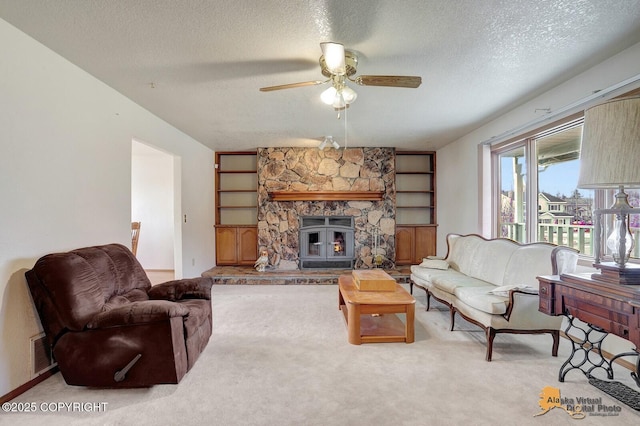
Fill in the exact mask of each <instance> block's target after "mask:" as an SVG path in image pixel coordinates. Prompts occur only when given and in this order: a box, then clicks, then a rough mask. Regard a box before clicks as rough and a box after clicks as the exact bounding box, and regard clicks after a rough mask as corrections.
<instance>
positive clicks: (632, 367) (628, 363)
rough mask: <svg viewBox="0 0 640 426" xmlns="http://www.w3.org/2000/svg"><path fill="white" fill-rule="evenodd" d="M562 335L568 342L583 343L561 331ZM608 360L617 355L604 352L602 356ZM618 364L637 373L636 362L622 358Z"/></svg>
mask: <svg viewBox="0 0 640 426" xmlns="http://www.w3.org/2000/svg"><path fill="white" fill-rule="evenodd" d="M560 335H561V336H562V337H564V338H565V339H567V340H572V341H574V342H576V343H580V342H581V341H580V340H578V339H577V338H573V337H571V336H569V335H567V333H565V332H564V331H560ZM593 350H594V351H596V352H598V350H597V349H595V348H594V349H593ZM601 355H602V356H603V357H604V358H605V359H606V360H610V359H611V358H613V357H614V356H615V354H612V353H610V352H607V351H602V354H601ZM614 362H615V363H616V364H618V365H620V366H622V367H624V368H626V369H627V370H629V371H631V372H635V371H636V363H635V362H631V361H627V360H626V359H622V358H618V359H616V360H615V361H614Z"/></svg>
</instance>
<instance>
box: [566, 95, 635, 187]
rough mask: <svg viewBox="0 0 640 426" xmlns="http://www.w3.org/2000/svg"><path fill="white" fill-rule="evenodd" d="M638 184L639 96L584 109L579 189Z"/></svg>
mask: <svg viewBox="0 0 640 426" xmlns="http://www.w3.org/2000/svg"><path fill="white" fill-rule="evenodd" d="M620 185H624V186H625V187H640V96H634V97H628V98H621V99H616V100H612V101H609V102H605V103H602V104H599V105H596V106H594V107H591V108H589V109H587V110H586V111H585V115H584V127H583V130H582V145H581V147H580V177H579V178H578V188H592V189H595V188H617V187H619V186H620Z"/></svg>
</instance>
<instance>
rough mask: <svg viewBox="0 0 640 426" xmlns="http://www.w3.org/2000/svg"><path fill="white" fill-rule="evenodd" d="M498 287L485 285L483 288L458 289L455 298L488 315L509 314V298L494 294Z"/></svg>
mask: <svg viewBox="0 0 640 426" xmlns="http://www.w3.org/2000/svg"><path fill="white" fill-rule="evenodd" d="M495 288H496V287H495V286H493V285H485V286H483V287H458V288H456V290H455V293H454V294H455V296H456V297H457V298H458V300H460V301H461V302H463V303H465V304H467V305H469V306H471V307H472V308H475V309H478V310H479V311H482V312H486V313H488V314H494V315H502V314H505V313H506V312H507V308H508V307H509V298H508V297H504V296H498V295H495V294H492V293H491V291H492V290H493V289H495Z"/></svg>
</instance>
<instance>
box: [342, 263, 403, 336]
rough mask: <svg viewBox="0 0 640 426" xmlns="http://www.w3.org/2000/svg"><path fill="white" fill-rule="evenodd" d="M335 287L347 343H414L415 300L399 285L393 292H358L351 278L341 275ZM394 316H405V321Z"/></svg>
mask: <svg viewBox="0 0 640 426" xmlns="http://www.w3.org/2000/svg"><path fill="white" fill-rule="evenodd" d="M338 287H339V293H338V308H339V309H341V310H342V312H343V313H344V318H345V320H346V322H347V330H348V333H349V343H352V344H354V345H359V344H361V343H382V342H406V343H413V341H414V325H413V322H414V319H415V304H416V299H414V298H413V296H411V295H410V294H409V293H408V292H407V291H406V290H405V289H404V288H403V287H402V286H400V285H399V284H396V289H395V291H360V290H358V288H357V287H356V285H355V284H354V282H353V278H352V277H351V275H341V276H340V278H339V279H338ZM395 314H405V322H404V323H403V322H402V321H401V320H400V318H398V317H397V316H396V315H395Z"/></svg>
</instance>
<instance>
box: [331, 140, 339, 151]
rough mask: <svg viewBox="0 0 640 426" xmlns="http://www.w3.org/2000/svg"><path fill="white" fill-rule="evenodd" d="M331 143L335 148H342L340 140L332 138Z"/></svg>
mask: <svg viewBox="0 0 640 426" xmlns="http://www.w3.org/2000/svg"><path fill="white" fill-rule="evenodd" d="M331 145H332V146H333V147H334V148H335V149H338V148H340V144H339V143H338V142H336V141H334V140H333V139H332V140H331Z"/></svg>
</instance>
